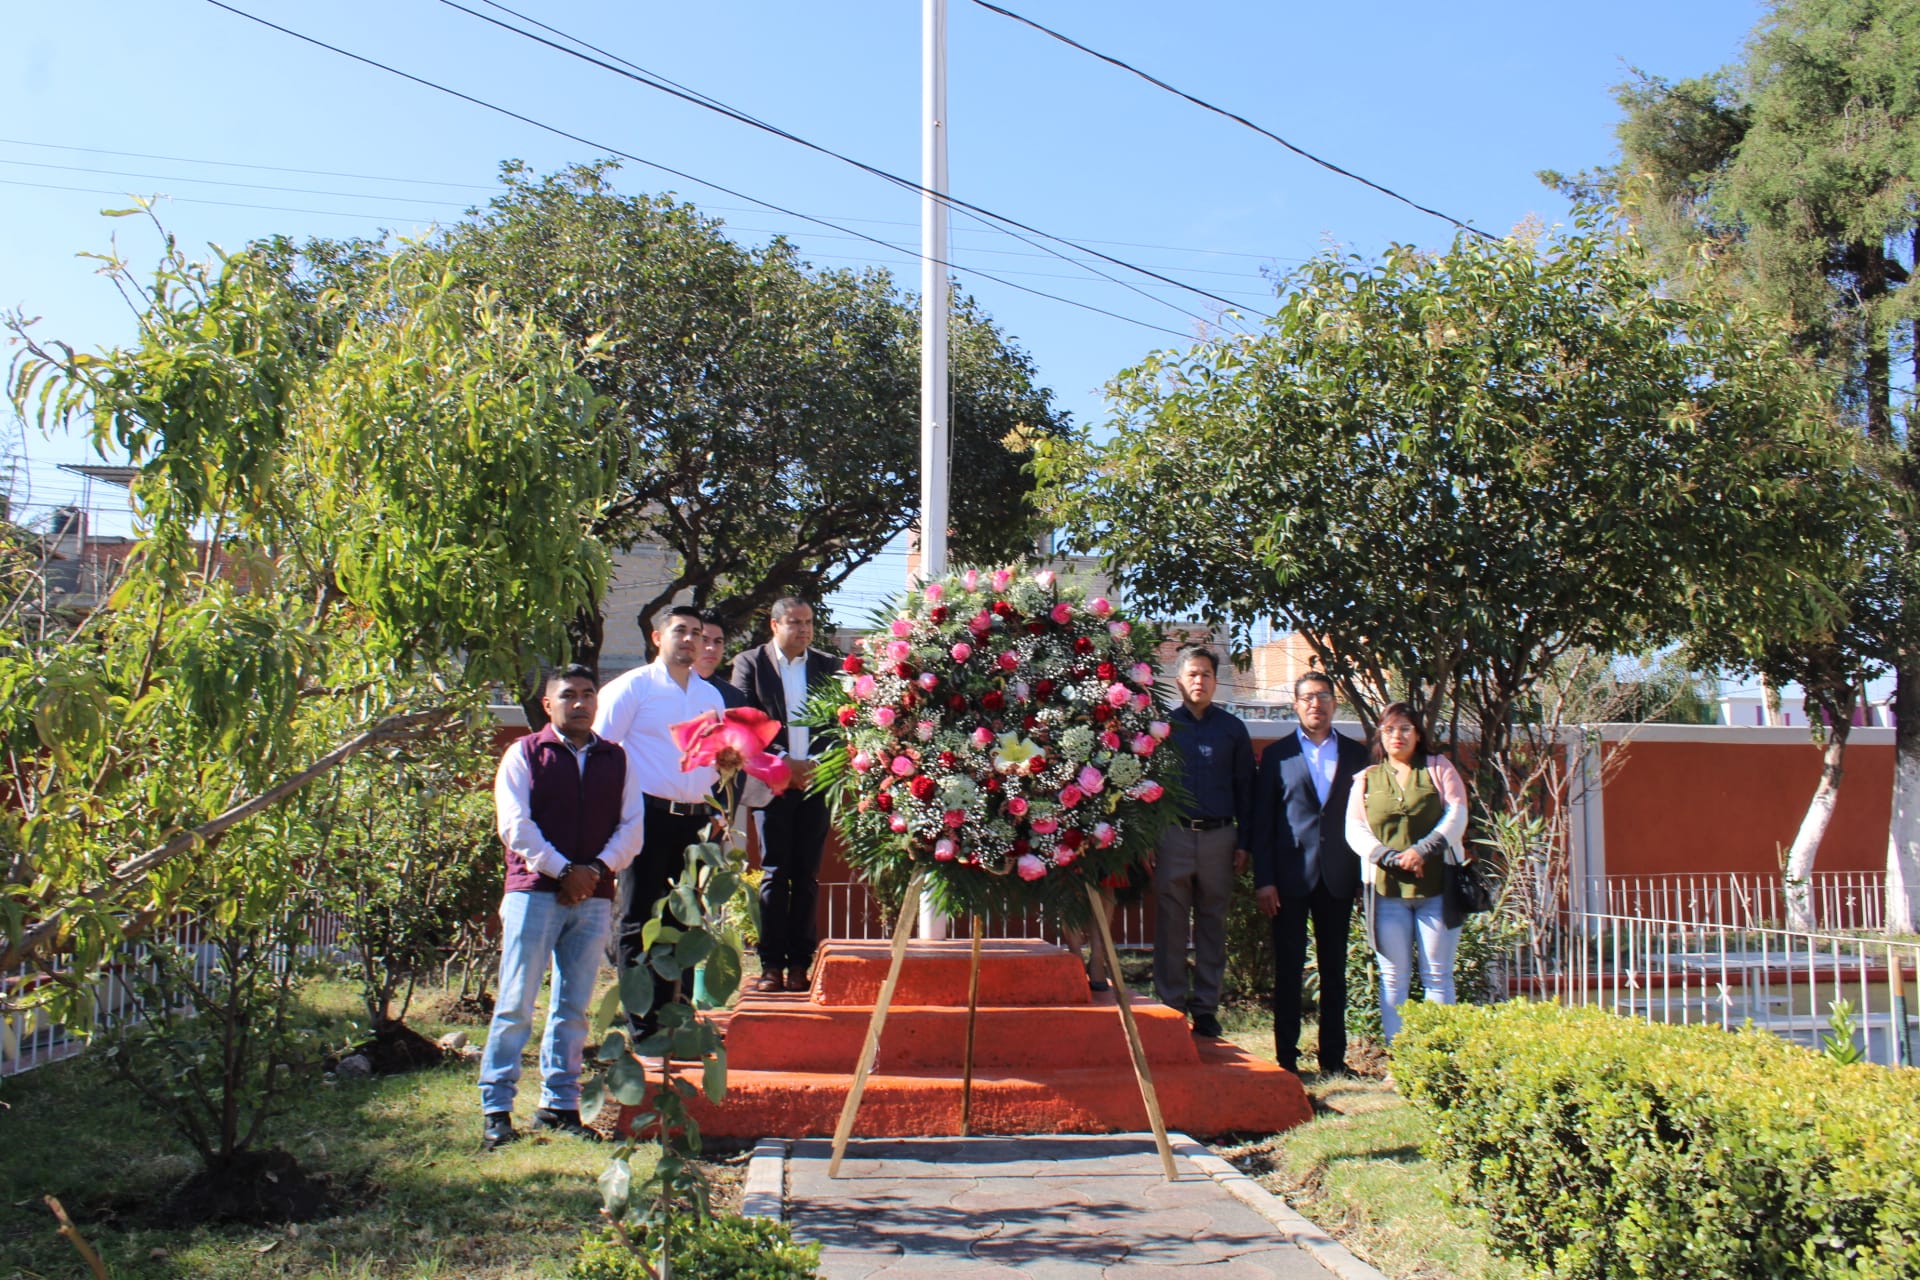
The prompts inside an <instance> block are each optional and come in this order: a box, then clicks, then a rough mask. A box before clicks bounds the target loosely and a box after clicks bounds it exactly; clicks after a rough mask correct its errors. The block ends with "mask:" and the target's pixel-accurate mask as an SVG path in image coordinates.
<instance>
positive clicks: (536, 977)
mask: <svg viewBox="0 0 1920 1280" xmlns="http://www.w3.org/2000/svg"><path fill="white" fill-rule="evenodd" d="M612 920H613V904H612V903H611V902H609V901H607V900H606V899H605V898H588V899H587V900H585V901H584V902H577V903H575V904H574V905H573V906H571V907H563V906H561V905H560V902H559V899H558V897H557V896H556V895H554V894H551V893H539V892H534V891H529V892H526V893H509V894H508V895H506V897H505V898H503V899H501V902H500V991H499V996H498V998H497V999H496V1001H495V1003H494V1006H493V1025H492V1026H490V1027H488V1028H487V1051H486V1053H485V1054H484V1055H483V1056H482V1057H481V1059H480V1109H481V1110H482V1111H484V1112H492V1111H512V1110H513V1097H514V1094H515V1092H517V1086H518V1085H519V1083H520V1051H521V1050H522V1049H525V1048H526V1047H527V1037H528V1036H530V1035H532V1034H533V1002H534V1000H535V998H536V997H538V996H539V994H540V982H541V980H542V979H543V978H545V977H546V976H547V965H548V962H549V961H551V962H552V965H553V998H552V1000H551V1001H549V1002H548V1005H547V1034H546V1036H545V1038H544V1039H543V1040H542V1041H541V1043H540V1084H541V1088H540V1105H541V1106H543V1107H552V1108H554V1109H555V1110H557V1111H574V1110H578V1109H579V1106H580V1063H581V1059H582V1058H583V1057H584V1056H585V1053H586V1046H587V1006H588V1003H589V1002H590V1001H591V1000H592V998H593V980H594V978H596V977H597V976H598V975H599V973H600V961H601V959H602V958H603V957H604V956H605V955H606V950H607V930H608V928H609V926H610V924H611V922H612Z"/></svg>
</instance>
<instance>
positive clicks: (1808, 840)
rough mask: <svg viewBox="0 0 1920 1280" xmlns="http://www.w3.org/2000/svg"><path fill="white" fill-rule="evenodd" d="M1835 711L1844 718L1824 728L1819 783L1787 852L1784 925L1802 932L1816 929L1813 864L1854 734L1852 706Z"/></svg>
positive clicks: (1832, 806) (1837, 715)
mask: <svg viewBox="0 0 1920 1280" xmlns="http://www.w3.org/2000/svg"><path fill="white" fill-rule="evenodd" d="M1849 701H1851V700H1849ZM1808 703H1809V705H1811V703H1812V699H1808ZM1836 710H1837V711H1844V712H1845V715H1844V718H1843V717H1842V716H1841V715H1839V714H1836V715H1835V716H1834V722H1833V723H1832V724H1830V725H1828V726H1827V741H1826V746H1825V748H1824V749H1823V750H1822V751H1821V753H1820V783H1819V785H1818V786H1816V787H1815V788H1814V789H1813V799H1812V800H1810V801H1809V802H1808V803H1807V812H1806V816H1805V817H1803V818H1801V819H1800V830H1799V831H1798V832H1796V833H1795V834H1794V837H1793V845H1792V847H1791V848H1789V849H1788V850H1787V865H1786V872H1785V878H1786V887H1787V924H1788V927H1789V928H1793V929H1799V930H1802V931H1805V932H1811V931H1812V930H1813V929H1814V927H1815V926H1814V919H1813V906H1812V893H1811V889H1812V886H1813V860H1814V859H1815V858H1816V857H1818V856H1819V853H1820V841H1821V840H1822V839H1823V838H1824V837H1825V836H1826V834H1827V824H1828V823H1830V822H1832V821H1833V809H1834V806H1835V805H1836V804H1837V803H1838V802H1839V799H1840V777H1841V774H1842V771H1843V767H1844V764H1845V761H1846V755H1847V736H1848V734H1850V733H1851V732H1852V730H1853V708H1852V706H1844V707H1842V708H1836Z"/></svg>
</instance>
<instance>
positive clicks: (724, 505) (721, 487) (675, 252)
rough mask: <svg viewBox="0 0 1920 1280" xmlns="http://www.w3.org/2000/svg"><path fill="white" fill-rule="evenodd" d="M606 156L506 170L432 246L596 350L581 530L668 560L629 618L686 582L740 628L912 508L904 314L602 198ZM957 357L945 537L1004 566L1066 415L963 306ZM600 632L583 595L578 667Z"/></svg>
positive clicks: (896, 305)
mask: <svg viewBox="0 0 1920 1280" xmlns="http://www.w3.org/2000/svg"><path fill="white" fill-rule="evenodd" d="M612 168H613V166H612V165H611V164H601V165H592V166H583V167H576V168H573V169H569V170H566V171H565V172H562V173H559V174H555V175H552V176H549V177H544V178H535V177H533V176H532V175H530V174H528V173H527V172H526V171H525V170H523V169H521V168H519V167H518V166H514V165H509V166H507V167H506V170H505V174H504V176H505V180H506V183H507V191H506V193H505V194H504V195H502V196H500V197H498V198H497V199H495V200H494V201H493V202H492V204H491V205H490V206H489V207H488V208H486V209H484V210H481V211H479V212H478V213H477V214H475V215H474V216H473V217H471V218H470V219H468V220H467V221H465V222H462V223H460V224H458V225H456V226H454V227H453V228H451V229H450V230H449V231H448V232H447V233H446V236H445V242H444V248H445V250H446V252H447V253H448V254H449V255H450V257H451V259H452V261H453V262H454V263H456V264H457V265H458V268H459V269H460V270H461V271H462V272H464V273H466V274H467V275H468V276H469V277H470V278H471V279H474V280H476V281H479V282H482V283H484V284H485V285H486V286H488V287H490V288H494V289H498V290H499V291H500V292H501V294H502V296H503V297H504V298H505V299H506V301H507V303H508V304H509V305H511V306H514V307H517V308H522V309H525V310H528V311H531V312H533V313H535V314H538V315H540V316H541V317H543V319H544V320H545V321H546V322H548V323H550V324H552V325H553V326H554V327H555V328H556V329H557V330H558V331H559V332H561V333H562V334H564V335H565V336H567V337H568V338H569V339H570V340H572V341H574V342H575V343H577V344H580V345H582V346H585V345H587V344H590V343H592V344H596V345H597V358H596V359H595V360H594V361H592V362H591V363H589V364H588V365H587V366H586V374H587V377H588V378H589V379H590V380H591V382H592V385H593V386H594V388H595V390H597V391H599V392H600V393H601V394H602V395H604V396H606V397H607V398H608V399H609V400H611V401H613V402H615V403H616V404H617V405H618V406H619V411H618V419H617V426H616V430H615V435H616V437H617V441H618V448H619V459H620V463H619V478H618V487H617V489H616V492H615V493H614V495H613V497H612V499H611V500H610V501H609V502H608V503H607V505H606V506H605V508H604V509H603V510H602V511H601V513H600V515H599V517H598V519H597V520H596V521H595V522H594V527H593V531H594V533H595V534H596V535H597V536H599V537H600V538H602V539H604V540H605V541H606V542H607V543H608V544H609V545H611V546H615V547H622V548H625V547H631V546H633V545H634V544H635V543H637V542H639V541H641V540H643V539H657V540H659V541H660V542H662V543H664V544H665V545H666V546H668V547H669V548H671V549H672V551H673V552H674V554H675V555H676V556H677V558H678V564H677V569H676V572H675V573H674V576H673V578H672V580H671V581H670V582H668V583H666V584H665V585H663V586H662V588H661V590H660V592H659V594H658V595H657V596H656V597H655V598H654V599H652V600H649V601H647V602H646V604H645V605H644V606H643V607H642V610H641V612H642V616H643V617H647V618H651V617H654V616H656V615H657V614H658V612H659V611H660V610H661V609H663V608H664V607H665V606H666V605H667V604H668V603H670V602H671V601H672V600H673V598H674V597H675V596H677V595H679V594H681V593H683V592H690V593H691V595H692V598H693V600H694V601H695V603H697V604H700V605H707V604H710V603H712V604H717V605H718V606H719V607H720V608H722V609H723V610H725V611H726V612H727V613H728V615H729V616H728V618H727V622H728V627H729V630H733V631H736V632H738V631H741V630H742V629H743V628H742V624H743V623H745V622H746V621H747V620H748V619H749V618H751V617H753V616H755V615H756V614H757V613H761V612H764V611H765V609H766V607H767V606H768V605H769V604H771V603H772V602H773V601H774V600H775V599H777V598H778V597H780V596H783V595H788V594H796V595H800V596H802V597H805V598H808V599H813V600H818V599H820V598H821V597H823V596H825V595H826V594H828V593H829V592H831V591H832V590H833V589H834V588H835V587H836V586H838V585H839V584H840V583H841V582H843V581H845V579H846V577H847V575H848V574H850V573H851V572H852V571H853V570H854V569H856V568H858V567H859V566H860V565H862V564H865V563H866V562H867V561H869V560H871V559H872V558H873V557H874V555H876V554H877V553H878V552H879V551H880V550H881V548H883V547H884V546H885V545H886V544H887V542H888V541H889V540H890V539H892V538H893V537H894V536H895V535H896V534H898V533H900V532H901V531H902V530H904V529H906V528H907V527H909V526H910V525H911V524H912V523H913V522H914V521H915V519H916V518H917V516H918V511H919V500H920V499H919V493H920V478H919V425H918V422H919V418H918V412H919V410H918V405H919V376H920V375H919V351H918V343H919V337H918V326H917V320H916V318H915V316H914V314H913V312H912V310H911V309H910V307H909V306H908V304H907V302H906V301H905V300H904V299H903V298H902V297H901V296H900V295H899V294H898V293H897V292H896V291H895V289H894V286H893V282H892V280H891V278H890V277H889V276H888V275H887V273H886V272H884V271H868V272H853V271H816V270H812V269H810V268H809V267H808V266H807V264H805V263H804V262H802V261H801V260H800V259H799V258H798V257H797V256H796V255H795V253H794V251H793V249H792V248H791V247H790V246H789V245H788V244H786V242H785V241H782V240H775V241H774V242H773V243H772V244H770V245H768V246H767V247H766V248H764V249H748V248H745V247H743V246H741V245H739V244H736V243H735V242H734V241H732V240H729V239H728V238H727V237H726V236H725V234H723V231H724V228H723V225H722V224H721V223H720V222H718V221H717V220H714V219H711V218H708V217H705V216H703V215H702V214H700V213H699V212H698V211H697V210H696V209H695V208H693V206H691V205H686V204H679V203H675V202H674V201H673V200H671V199H669V198H665V197H650V196H625V195H621V194H618V193H617V192H615V191H613V190H612V188H611V186H610V185H609V173H610V171H611V169H612ZM951 369H952V380H953V408H952V420H951V422H952V439H953V474H954V476H955V477H956V478H957V483H956V484H955V486H954V494H953V502H952V513H951V518H952V523H953V528H952V530H951V539H950V545H951V547H952V551H953V555H954V556H955V557H956V559H969V560H977V561H981V562H991V561H998V560H1001V559H1005V558H1007V557H1008V556H1012V555H1017V554H1020V553H1022V552H1024V551H1026V550H1029V549H1031V547H1032V545H1033V542H1034V540H1035V538H1036V537H1037V535H1038V534H1039V533H1040V532H1041V528H1042V527H1041V525H1040V524H1039V523H1038V520H1037V516H1036V513H1035V511H1034V510H1033V509H1032V508H1031V506H1030V505H1029V504H1028V502H1027V498H1026V495H1027V492H1028V490H1029V488H1030V485H1031V482H1030V480H1029V478H1028V477H1027V476H1026V474H1025V473H1024V471H1023V468H1024V466H1025V464H1026V463H1027V462H1028V461H1029V460H1030V458H1031V456H1032V446H1033V443H1034V442H1035V441H1036V440H1039V439H1045V438H1049V437H1054V436H1058V435H1060V434H1062V433H1063V432H1064V431H1065V429H1066V418H1065V415H1064V414H1062V413H1061V412H1059V411H1057V410H1055V409H1054V408H1053V407H1052V404H1051V394H1050V393H1049V392H1047V391H1046V390H1044V389H1043V388H1039V387H1036V386H1035V385H1034V383H1033V367H1032V364H1031V362H1030V361H1029V360H1028V358H1027V357H1026V355H1025V354H1024V353H1022V352H1021V351H1020V350H1019V349H1018V348H1016V347H1014V346H1013V345H1012V344H1011V343H1009V342H1008V341H1007V340H1005V339H1004V338H1002V337H1001V335H1000V334H999V333H998V332H997V331H996V330H995V329H994V327H993V325H992V324H991V322H990V321H989V320H988V319H987V318H986V316H985V315H984V314H983V313H982V312H981V311H980V310H979V308H978V307H977V306H976V305H975V304H974V303H973V302H972V301H971V300H970V299H966V298H960V299H957V300H956V304H955V310H954V316H953V326H952V358H951ZM601 628H602V619H601V616H600V613H599V604H598V600H596V601H595V602H594V604H593V605H592V606H591V607H590V608H588V609H587V610H585V611H584V612H583V613H582V615H581V616H580V618H579V619H578V620H577V621H576V625H575V627H574V632H573V649H574V655H575V657H576V659H578V660H582V661H587V662H593V661H596V660H597V657H598V651H599V647H600V641H601ZM643 630H645V628H643Z"/></svg>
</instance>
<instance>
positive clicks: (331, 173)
mask: <svg viewBox="0 0 1920 1280" xmlns="http://www.w3.org/2000/svg"><path fill="white" fill-rule="evenodd" d="M0 142H4V143H6V144H7V145H8V146H13V147H42V148H45V149H46V150H49V151H81V152H85V153H86V154H88V155H96V156H126V157H128V158H130V159H134V160H167V161H171V162H173V163H175V164H210V165H218V166H219V167H221V168H223V169H267V170H270V171H272V172H274V173H300V174H305V175H306V176H308V177H310V178H357V179H360V180H361V181H364V182H410V183H414V184H416V185H419V186H426V187H465V188H467V189H468V190H470V191H498V190H499V189H500V187H499V184H498V183H494V184H492V185H483V184H480V183H474V182H441V181H438V180H437V179H434V178H395V177H390V176H388V175H386V174H380V173H341V172H338V171H337V170H333V169H289V168H287V167H286V166H284V165H277V164H246V163H243V162H241V161H238V160H202V159H198V158H196V157H194V156H161V155H153V154H151V153H150V152H145V151H110V150H108V149H107V148H105V147H77V146H71V145H69V144H66V143H60V142H31V141H29V140H27V139H25V138H0Z"/></svg>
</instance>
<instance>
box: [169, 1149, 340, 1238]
mask: <svg viewBox="0 0 1920 1280" xmlns="http://www.w3.org/2000/svg"><path fill="white" fill-rule="evenodd" d="M334 1208H335V1202H334V1196H333V1189H332V1187H331V1186H330V1185H329V1184H328V1182H327V1181H326V1179H325V1178H321V1177H316V1176H314V1175H312V1174H309V1173H308V1172H307V1171H306V1170H304V1169H302V1168H301V1167H300V1162H299V1161H297V1160H295V1159H294V1158H293V1157H292V1156H290V1155H288V1154H287V1153H286V1152H284V1151H279V1150H273V1151H246V1152H242V1153H241V1154H240V1155H238V1156H236V1157H235V1158H234V1159H233V1160H232V1161H230V1162H228V1163H227V1164H225V1165H222V1166H220V1167H219V1168H217V1169H202V1170H201V1171H200V1172H198V1173H196V1174H194V1175H193V1176H192V1177H191V1178H188V1179H187V1180H186V1181H185V1182H183V1183H181V1184H180V1185H179V1186H178V1187H176V1188H174V1190H173V1193H172V1194H171V1195H169V1196H168V1197H167V1198H166V1199H165V1200H164V1201H162V1202H161V1204H160V1207H159V1209H158V1211H157V1212H156V1213H155V1215H154V1216H155V1220H156V1223H157V1224H158V1225H161V1226H168V1227H190V1226H199V1225H202V1224H212V1223H222V1222H240V1223H248V1224H251V1225H261V1224H268V1223H278V1222H311V1221H313V1220H314V1219H315V1218H324V1217H328V1216H330V1215H331V1214H332V1213H333V1212H334Z"/></svg>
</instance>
